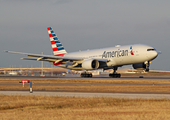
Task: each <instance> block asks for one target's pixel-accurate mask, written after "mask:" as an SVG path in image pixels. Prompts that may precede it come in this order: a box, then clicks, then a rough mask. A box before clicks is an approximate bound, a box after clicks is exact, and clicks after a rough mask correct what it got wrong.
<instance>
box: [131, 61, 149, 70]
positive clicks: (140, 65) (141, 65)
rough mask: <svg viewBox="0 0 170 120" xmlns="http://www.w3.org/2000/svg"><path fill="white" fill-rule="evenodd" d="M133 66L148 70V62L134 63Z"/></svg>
mask: <svg viewBox="0 0 170 120" xmlns="http://www.w3.org/2000/svg"><path fill="white" fill-rule="evenodd" d="M132 66H133V68H134V69H137V70H146V64H144V63H138V64H133V65H132Z"/></svg>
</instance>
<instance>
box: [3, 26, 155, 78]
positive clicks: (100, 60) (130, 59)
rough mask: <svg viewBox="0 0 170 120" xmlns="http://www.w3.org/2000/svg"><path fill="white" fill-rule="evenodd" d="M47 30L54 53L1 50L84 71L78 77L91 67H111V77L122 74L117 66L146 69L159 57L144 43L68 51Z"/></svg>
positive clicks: (86, 75)
mask: <svg viewBox="0 0 170 120" xmlns="http://www.w3.org/2000/svg"><path fill="white" fill-rule="evenodd" d="M47 30H48V34H49V38H50V42H51V46H52V50H53V54H54V56H53V55H42V54H31V53H23V52H14V51H4V52H8V53H16V54H23V55H27V58H22V59H23V60H36V61H47V62H49V63H50V64H53V65H55V66H59V67H62V68H67V69H71V70H77V71H82V70H83V72H82V73H81V77H93V75H92V73H91V72H90V71H91V70H97V69H103V70H107V69H113V70H114V72H113V73H111V74H109V76H110V77H113V78H120V77H121V74H120V73H117V72H116V71H117V69H118V67H122V66H123V65H132V66H133V68H134V69H142V70H145V71H146V72H148V71H149V66H150V63H151V61H152V60H154V59H155V58H156V57H157V56H158V52H157V51H156V49H155V48H153V47H151V46H149V45H144V44H133V45H125V46H120V45H117V46H115V47H109V48H101V49H94V50H87V51H78V52H72V53H67V52H66V50H65V48H64V47H63V45H62V44H61V42H60V41H59V39H58V37H57V36H56V34H55V33H54V31H53V29H52V28H51V27H48V28H47ZM28 57H30V58H28Z"/></svg>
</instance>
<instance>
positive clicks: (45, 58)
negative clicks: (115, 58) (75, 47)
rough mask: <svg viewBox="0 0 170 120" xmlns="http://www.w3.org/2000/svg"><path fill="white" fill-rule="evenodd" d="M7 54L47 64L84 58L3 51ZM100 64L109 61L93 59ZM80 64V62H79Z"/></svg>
mask: <svg viewBox="0 0 170 120" xmlns="http://www.w3.org/2000/svg"><path fill="white" fill-rule="evenodd" d="M4 52H7V53H13V54H22V55H27V57H31V58H21V59H23V60H36V61H48V62H55V63H58V62H67V61H83V60H84V58H80V57H74V58H73V57H64V56H63V57H62V56H53V55H43V54H32V53H23V52H14V51H4ZM95 60H98V61H101V62H109V61H110V60H109V59H95ZM80 63H81V62H80Z"/></svg>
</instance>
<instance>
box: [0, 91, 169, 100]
mask: <svg viewBox="0 0 170 120" xmlns="http://www.w3.org/2000/svg"><path fill="white" fill-rule="evenodd" d="M0 95H22V96H62V97H88V98H92V97H109V98H126V99H170V94H126V93H79V92H76V93H75V92H33V93H29V92H28V91H0Z"/></svg>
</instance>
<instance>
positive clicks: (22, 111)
mask: <svg viewBox="0 0 170 120" xmlns="http://www.w3.org/2000/svg"><path fill="white" fill-rule="evenodd" d="M31 81H34V83H49V82H50V84H52V83H137V84H138V83H139V84H140V83H150V85H101V86H95V85H88V86H34V85H33V90H44V91H45V90H46V91H48V90H56V91H57V90H58V91H85V92H139V93H140V92H157V93H170V92H169V91H170V85H156V84H161V83H165V84H166V83H168V84H169V83H170V81H169V80H101V79H100V80H96V79H95V80H93V79H88V80H84V79H72V80H71V79H65V80H63V79H50V80H49V79H31ZM3 82H5V83H7V82H8V83H11V82H12V83H18V82H19V80H18V79H0V83H3ZM153 82H154V83H155V85H152V83H153ZM19 85H20V86H10V87H9V86H0V90H28V91H29V84H27V85H25V87H24V88H23V87H22V84H19ZM161 119H162V120H169V119H170V100H167V99H159V100H157V99H120V98H119V99H116V98H77V97H45V96H6V95H0V120H161Z"/></svg>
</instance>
